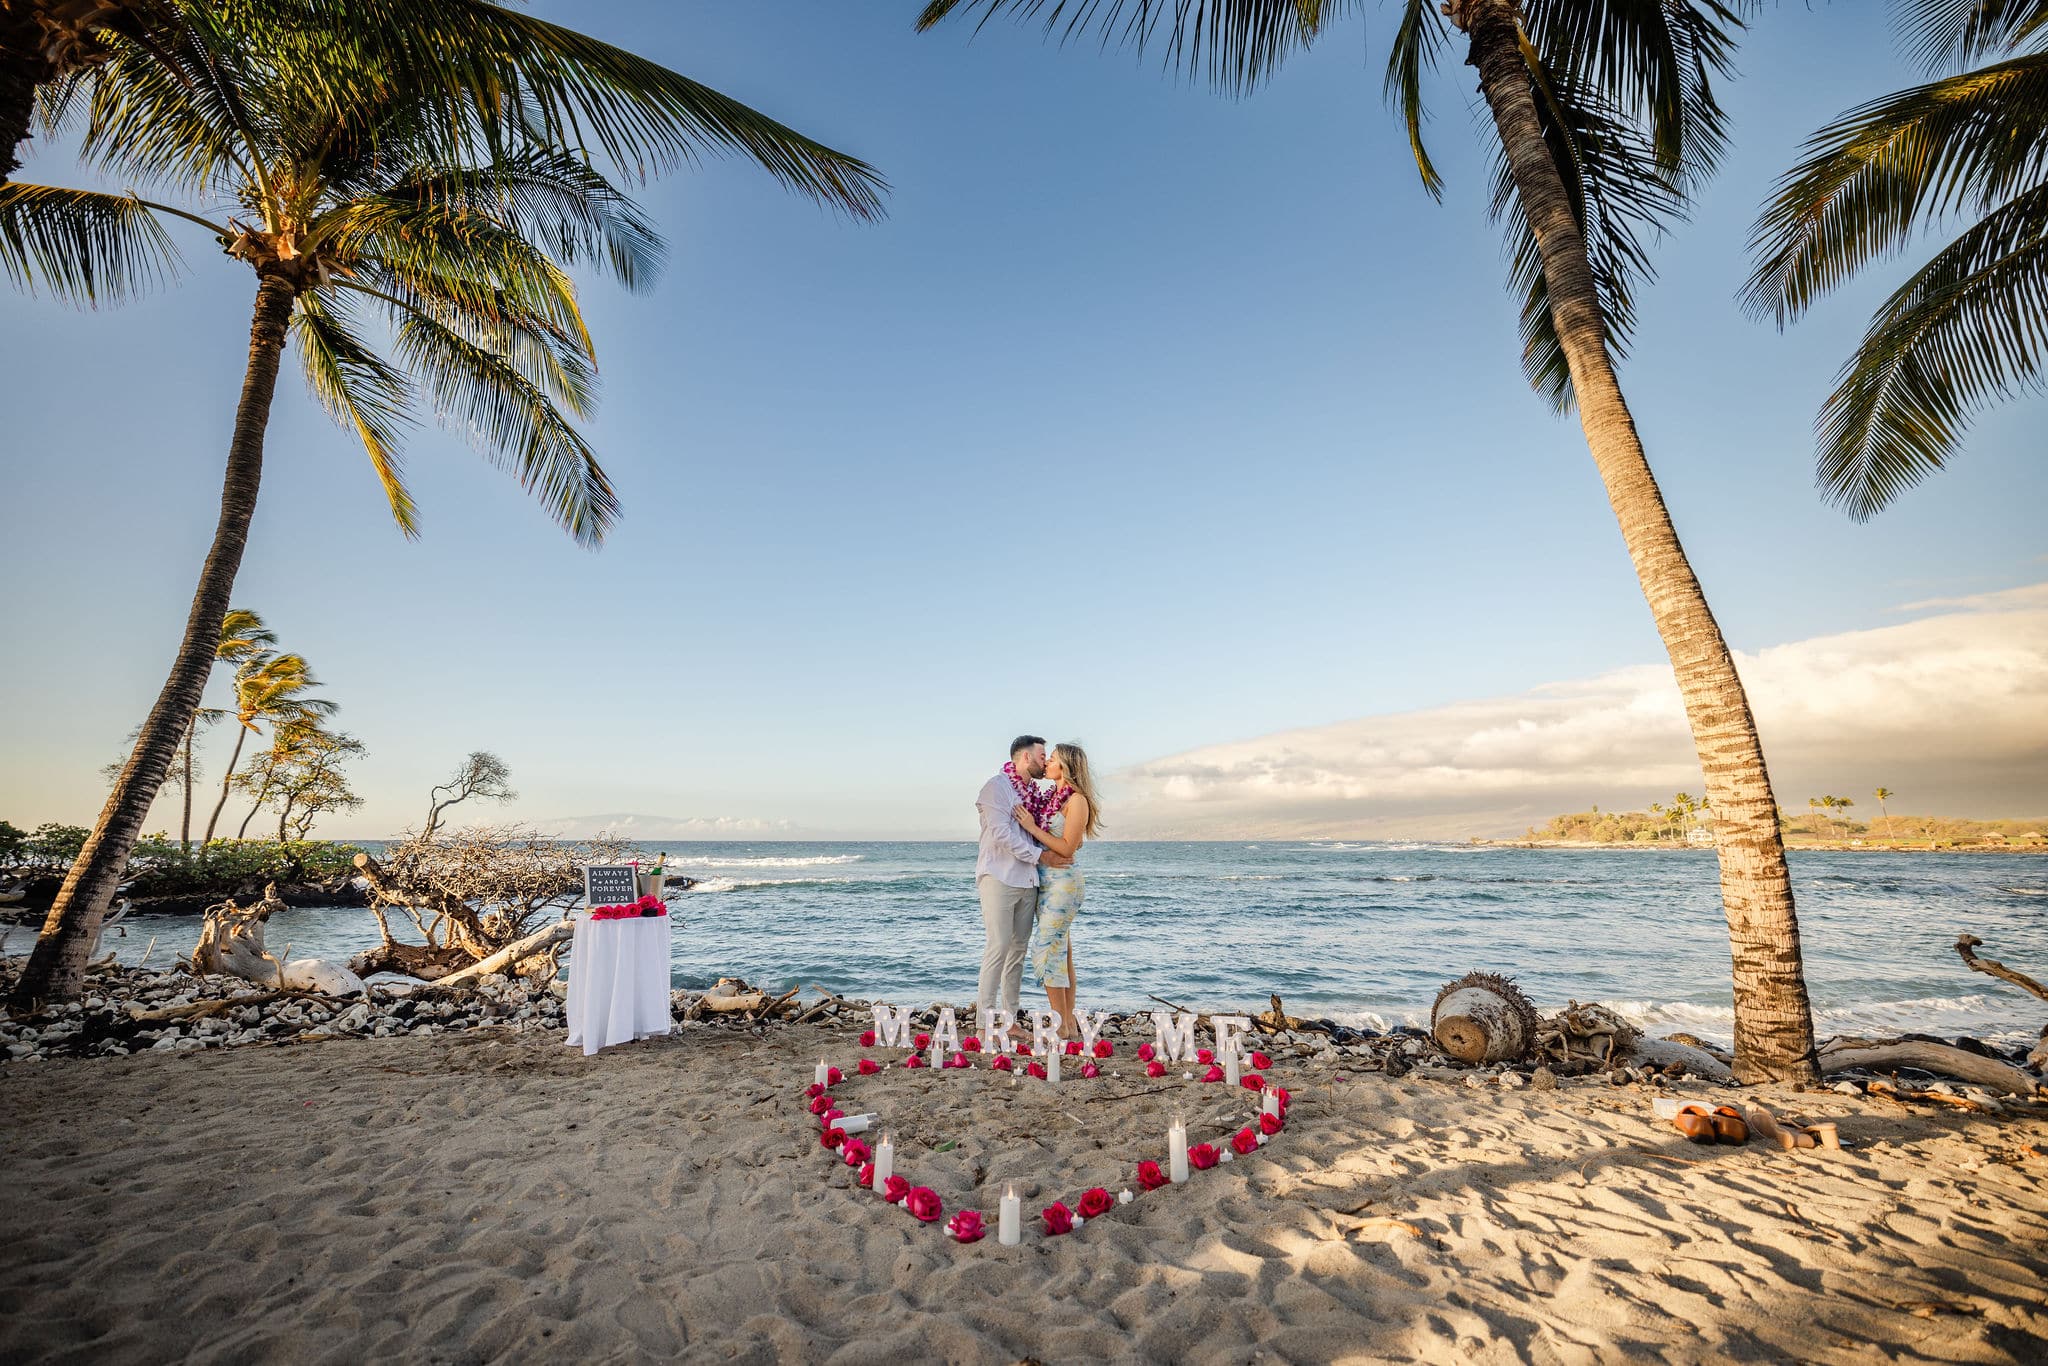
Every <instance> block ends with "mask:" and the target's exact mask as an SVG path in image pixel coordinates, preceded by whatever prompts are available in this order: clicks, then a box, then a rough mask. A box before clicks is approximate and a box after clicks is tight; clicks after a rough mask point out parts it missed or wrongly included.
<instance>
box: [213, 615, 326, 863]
mask: <svg viewBox="0 0 2048 1366" xmlns="http://www.w3.org/2000/svg"><path fill="white" fill-rule="evenodd" d="M319 686H320V680H318V679H317V678H315V677H313V671H312V669H311V668H310V667H309V666H308V665H307V663H306V660H305V657H304V656H303V655H295V654H272V653H270V652H268V651H265V652H264V653H263V654H261V655H259V656H257V657H256V658H254V659H251V660H248V661H246V662H245V663H244V664H243V665H242V667H241V668H239V669H237V670H235V705H234V707H233V709H232V710H227V711H226V714H227V715H229V716H232V717H233V718H234V721H235V748H234V752H233V753H232V754H230V755H229V756H228V766H227V768H226V769H225V770H224V771H223V772H222V774H221V780H220V798H219V800H217V801H216V802H214V804H213V814H212V815H211V816H208V817H207V820H206V833H205V834H204V835H203V836H201V837H200V849H201V851H202V853H203V851H204V850H205V848H206V846H207V845H208V844H211V843H212V842H213V832H214V828H215V827H216V826H218V825H219V824H220V813H221V812H222V811H223V810H225V809H226V807H227V804H228V793H229V792H231V791H232V790H233V788H234V781H235V770H236V767H237V766H238V765H239V764H240V763H241V762H242V745H243V744H244V743H245V742H246V741H247V740H248V738H249V737H250V736H251V735H260V734H262V733H263V727H264V726H266V725H267V726H269V727H270V729H271V730H272V732H273V733H275V732H277V731H280V730H285V729H289V728H291V727H293V726H295V725H300V724H303V723H307V722H315V723H317V722H318V721H320V720H323V719H325V718H326V717H329V716H332V715H333V714H334V713H335V711H336V710H337V708H336V707H335V705H334V703H332V702H329V701H327V700H326V699H324V698H319V697H310V696H308V695H307V694H308V693H309V692H310V691H311V690H312V689H314V688H317V687H319ZM224 710H225V709H224Z"/></svg>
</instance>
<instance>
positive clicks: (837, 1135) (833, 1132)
mask: <svg viewBox="0 0 2048 1366" xmlns="http://www.w3.org/2000/svg"><path fill="white" fill-rule="evenodd" d="M818 1142H819V1143H820V1144H821V1145H822V1146H824V1147H827V1148H836V1147H838V1146H839V1145H840V1144H842V1143H844V1142H846V1130H844V1129H827V1130H826V1131H825V1132H824V1133H822V1134H819V1135H818Z"/></svg>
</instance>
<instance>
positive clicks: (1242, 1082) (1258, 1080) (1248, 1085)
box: [1237, 1072, 1266, 1091]
mask: <svg viewBox="0 0 2048 1366" xmlns="http://www.w3.org/2000/svg"><path fill="white" fill-rule="evenodd" d="M1237 1084H1238V1085H1239V1086H1242V1087H1243V1088H1244V1089H1245V1090H1247V1091H1263V1090H1265V1089H1266V1079H1265V1078H1264V1077H1262V1076H1260V1075H1259V1074H1258V1073H1256V1072H1247V1073H1245V1074H1244V1075H1243V1076H1242V1077H1239V1078H1238V1079H1237Z"/></svg>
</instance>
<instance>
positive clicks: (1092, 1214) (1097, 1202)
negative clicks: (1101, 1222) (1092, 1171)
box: [1081, 1186, 1116, 1219]
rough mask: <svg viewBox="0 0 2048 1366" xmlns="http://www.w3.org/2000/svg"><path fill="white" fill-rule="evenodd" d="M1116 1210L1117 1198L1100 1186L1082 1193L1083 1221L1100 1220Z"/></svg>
mask: <svg viewBox="0 0 2048 1366" xmlns="http://www.w3.org/2000/svg"><path fill="white" fill-rule="evenodd" d="M1115 1208H1116V1197H1115V1196H1114V1195H1111V1194H1110V1193H1109V1192H1108V1191H1106V1190H1104V1189H1103V1188H1102V1187H1100V1186H1097V1187H1095V1188H1094V1189H1093V1190H1086V1191H1083V1192H1081V1217H1082V1218H1083V1219H1100V1218H1101V1217H1102V1216H1103V1215H1105V1214H1107V1213H1109V1212H1110V1211H1111V1210H1113V1209H1115Z"/></svg>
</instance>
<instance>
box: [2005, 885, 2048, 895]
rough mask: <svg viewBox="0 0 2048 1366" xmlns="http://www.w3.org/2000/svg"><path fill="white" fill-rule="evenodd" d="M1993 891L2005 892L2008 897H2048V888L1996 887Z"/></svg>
mask: <svg viewBox="0 0 2048 1366" xmlns="http://www.w3.org/2000/svg"><path fill="white" fill-rule="evenodd" d="M1992 890H1993V891H1998V892H2004V893H2005V894H2006V895H2007V896H2048V887H1994V888H1993V889H1992Z"/></svg>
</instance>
